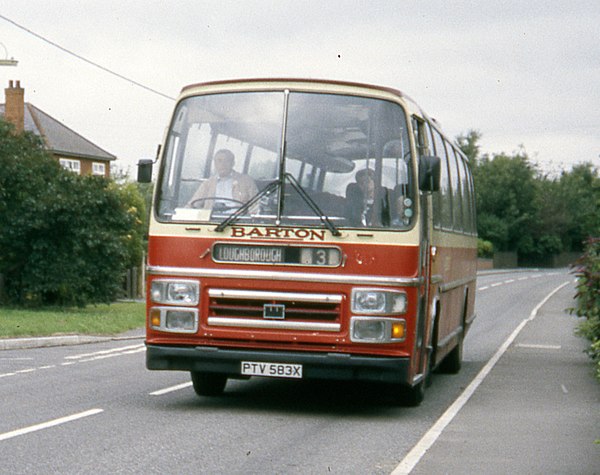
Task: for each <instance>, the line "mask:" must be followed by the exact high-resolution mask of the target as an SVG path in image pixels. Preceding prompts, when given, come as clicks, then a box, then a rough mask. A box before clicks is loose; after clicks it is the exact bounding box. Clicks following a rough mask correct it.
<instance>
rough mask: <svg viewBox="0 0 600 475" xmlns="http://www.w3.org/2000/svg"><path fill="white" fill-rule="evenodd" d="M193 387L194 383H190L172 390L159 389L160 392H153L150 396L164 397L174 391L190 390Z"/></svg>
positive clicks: (174, 387) (172, 387)
mask: <svg viewBox="0 0 600 475" xmlns="http://www.w3.org/2000/svg"><path fill="white" fill-rule="evenodd" d="M191 385H192V383H191V381H190V382H189V383H183V384H178V385H177V386H171V387H170V388H165V389H159V390H158V391H154V392H151V393H150V396H162V395H163V394H167V393H171V392H173V391H179V390H180V389H184V388H189V387H190V386H191Z"/></svg>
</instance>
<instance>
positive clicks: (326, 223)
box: [215, 173, 342, 236]
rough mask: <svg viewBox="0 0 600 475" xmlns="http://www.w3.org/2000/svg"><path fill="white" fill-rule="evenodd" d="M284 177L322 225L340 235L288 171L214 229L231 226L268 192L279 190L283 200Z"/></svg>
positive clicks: (279, 214) (278, 221)
mask: <svg viewBox="0 0 600 475" xmlns="http://www.w3.org/2000/svg"><path fill="white" fill-rule="evenodd" d="M286 179H287V180H288V181H289V183H290V184H291V185H292V187H293V188H294V189H295V190H296V191H297V192H298V195H299V196H300V197H301V198H302V199H303V200H304V202H305V203H306V204H307V205H308V207H309V208H310V209H311V210H312V212H313V213H314V214H315V215H316V216H317V217H318V218H319V219H320V221H321V223H323V225H324V226H325V227H327V229H329V231H330V232H331V234H333V235H334V236H341V235H342V233H340V231H339V229H337V228H336V227H335V225H334V224H333V223H332V222H331V220H330V219H329V217H327V216H326V215H325V213H323V211H322V210H321V208H319V206H318V205H317V203H315V201H314V200H313V199H312V198H311V197H310V196H309V194H308V193H307V192H306V190H304V188H302V185H300V183H298V181H297V180H296V178H294V177H293V176H292V175H291V174H290V173H284V175H283V179H280V180H275V181H273V182H271V183H269V184H268V185H267V186H266V187H264V188H263V189H262V190H261V191H260V192H258V193H257V194H256V195H255V196H254V197H252V198H251V199H250V200H249V201H247V202H246V203H244V205H243V206H241V207H240V208H238V210H237V211H236V212H235V213H233V214H231V215H230V216H228V217H227V218H225V219H224V220H223V221H222V222H221V223H219V225H217V227H216V228H215V231H217V232H222V231H223V230H225V228H226V227H227V226H231V225H232V224H234V223H235V222H237V220H238V219H239V218H240V216H242V215H244V214H245V213H246V212H247V211H248V210H249V209H250V208H252V206H253V205H254V204H256V203H257V202H259V201H260V200H261V199H262V198H263V197H265V196H269V195H270V194H272V193H273V192H275V191H277V190H279V200H280V202H282V201H283V192H282V189H283V183H284V181H285V180H286ZM280 222H281V207H279V210H278V213H277V224H279V223H280Z"/></svg>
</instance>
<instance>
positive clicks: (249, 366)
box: [242, 361, 302, 379]
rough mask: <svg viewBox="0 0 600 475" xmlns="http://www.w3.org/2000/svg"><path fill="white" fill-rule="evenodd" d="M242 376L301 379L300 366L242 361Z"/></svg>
mask: <svg viewBox="0 0 600 475" xmlns="http://www.w3.org/2000/svg"><path fill="white" fill-rule="evenodd" d="M242 375H244V376H269V377H271V378H297V379H301V378H302V365H301V364H288V363H265V362H260V361H242Z"/></svg>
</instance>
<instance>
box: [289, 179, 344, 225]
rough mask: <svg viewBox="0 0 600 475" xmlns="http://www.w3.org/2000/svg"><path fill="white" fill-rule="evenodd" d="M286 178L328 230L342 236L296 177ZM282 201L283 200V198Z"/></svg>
mask: <svg viewBox="0 0 600 475" xmlns="http://www.w3.org/2000/svg"><path fill="white" fill-rule="evenodd" d="M284 177H285V178H287V179H288V181H289V182H290V184H291V185H292V187H293V188H294V190H296V191H297V192H298V195H300V197H301V198H302V199H303V200H304V202H305V203H306V204H307V205H308V207H309V208H310V209H311V211H312V212H313V213H315V215H316V216H317V217H318V218H319V219H320V220H321V223H323V224H324V225H325V226H326V227H327V229H329V231H331V234H333V235H334V236H341V235H342V233H340V231H339V229H338V228H336V227H335V224H333V223H332V222H331V220H330V219H329V217H328V216H327V215H326V214H325V213H323V211H322V210H321V208H319V205H317V203H315V200H313V199H312V198H311V197H310V195H309V194H308V193H307V192H306V190H305V189H304V188H302V185H301V184H300V183H298V180H296V178H294V176H293V175H291V174H290V173H285V174H284ZM280 199H283V197H282V198H280ZM278 217H279V216H278Z"/></svg>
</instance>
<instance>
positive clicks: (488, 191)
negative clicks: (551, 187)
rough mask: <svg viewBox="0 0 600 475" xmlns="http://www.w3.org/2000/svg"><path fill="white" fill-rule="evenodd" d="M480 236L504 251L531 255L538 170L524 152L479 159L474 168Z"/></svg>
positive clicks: (533, 244)
mask: <svg viewBox="0 0 600 475" xmlns="http://www.w3.org/2000/svg"><path fill="white" fill-rule="evenodd" d="M473 178H474V182H475V196H476V201H477V220H478V226H477V229H478V233H479V236H480V237H481V238H482V239H486V240H489V241H491V242H492V243H493V244H494V247H495V248H496V249H499V250H501V251H517V252H518V253H520V254H527V253H530V252H532V250H533V248H534V246H535V243H534V239H533V235H532V225H533V223H534V222H535V217H536V209H535V193H536V186H535V169H534V167H533V166H532V165H531V163H530V162H529V158H528V156H527V154H526V153H525V151H524V150H520V151H518V152H516V153H515V154H513V155H506V154H498V155H494V156H492V157H491V158H490V157H488V156H485V157H483V158H482V159H481V160H479V161H478V162H477V164H476V166H475V167H473Z"/></svg>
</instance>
